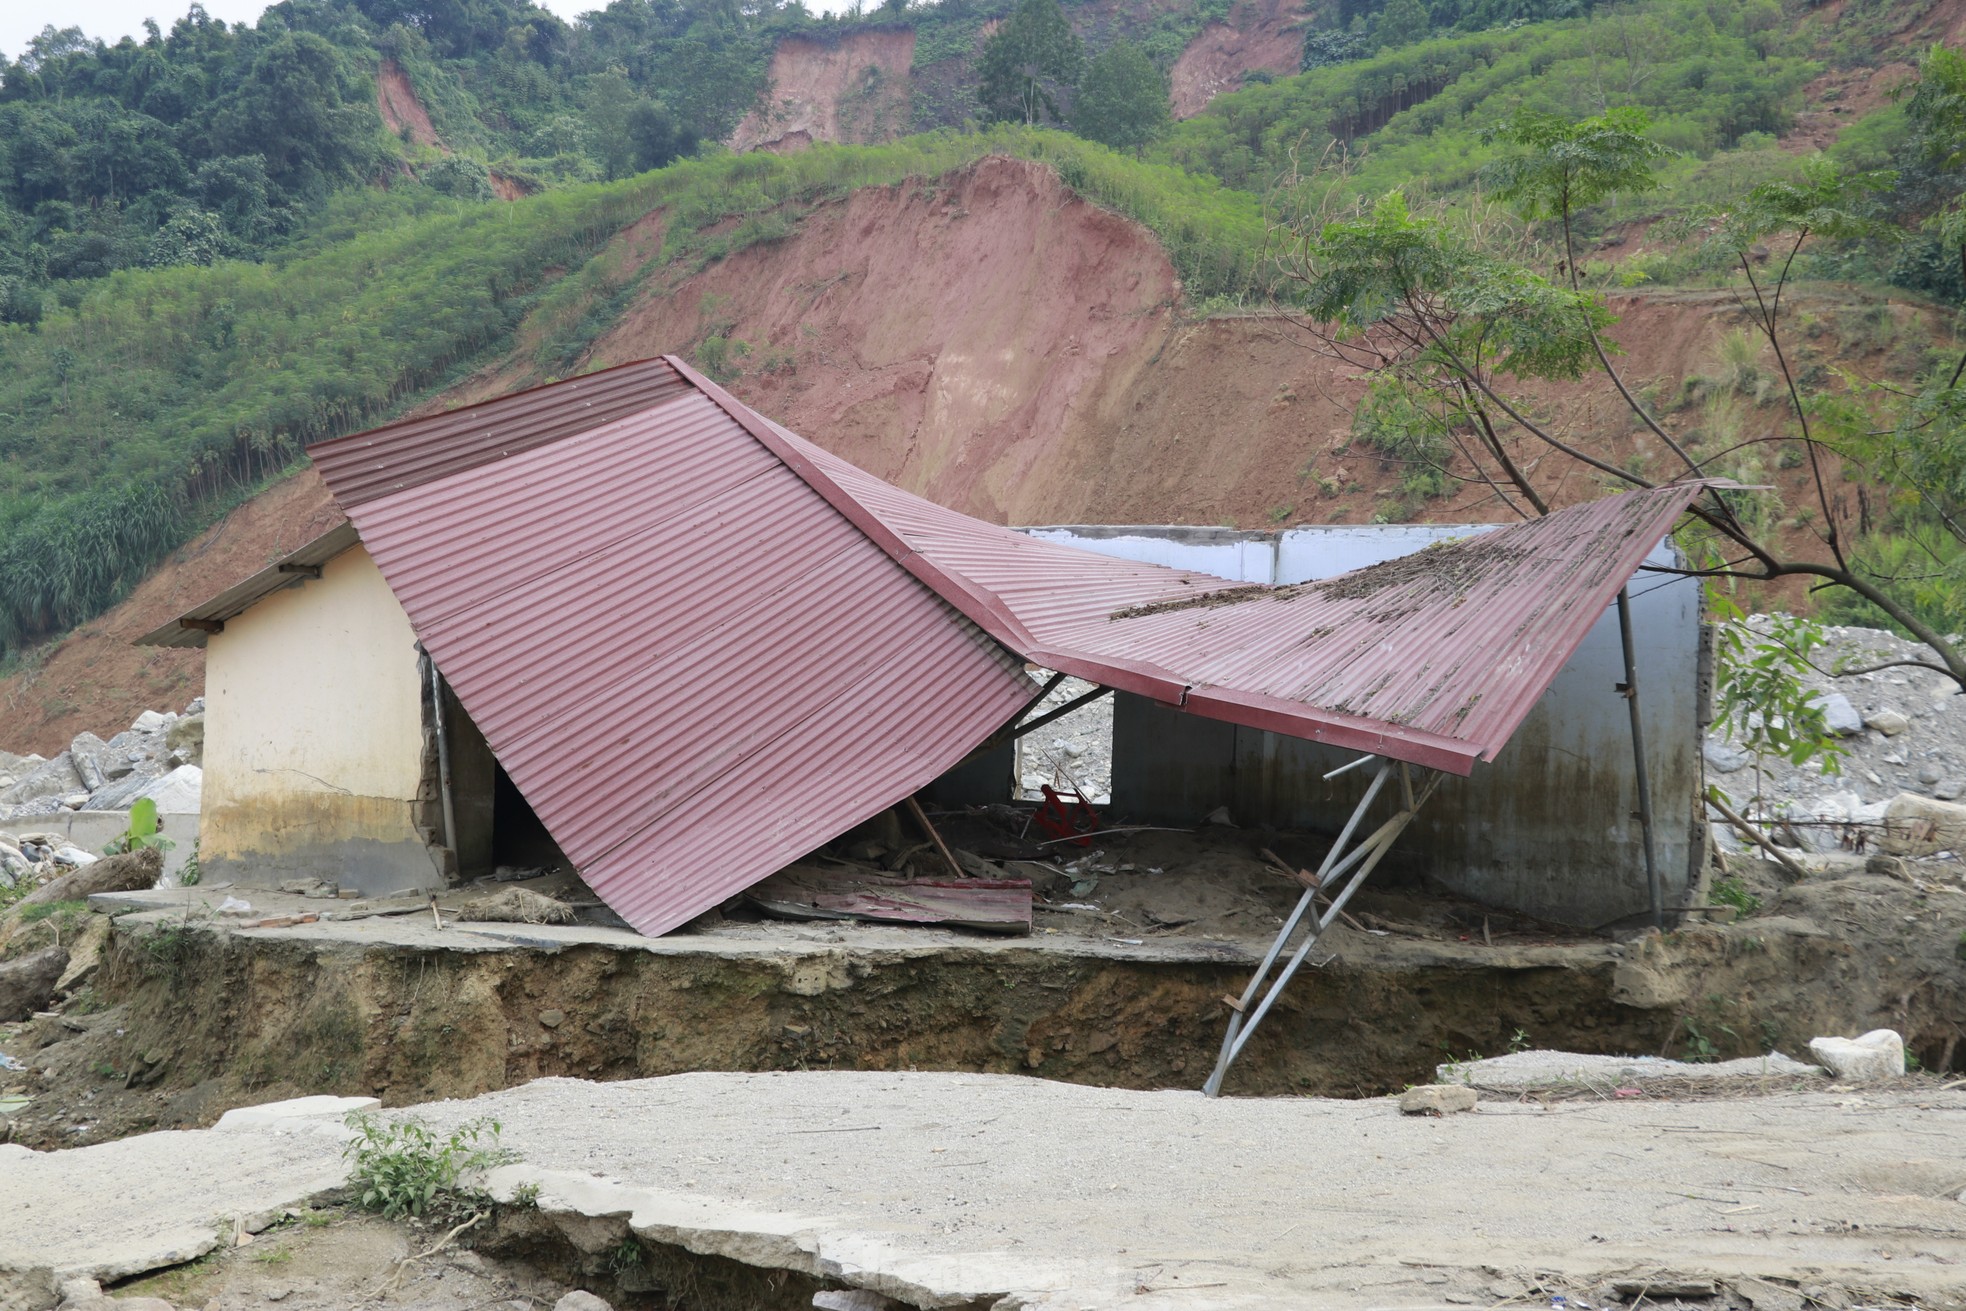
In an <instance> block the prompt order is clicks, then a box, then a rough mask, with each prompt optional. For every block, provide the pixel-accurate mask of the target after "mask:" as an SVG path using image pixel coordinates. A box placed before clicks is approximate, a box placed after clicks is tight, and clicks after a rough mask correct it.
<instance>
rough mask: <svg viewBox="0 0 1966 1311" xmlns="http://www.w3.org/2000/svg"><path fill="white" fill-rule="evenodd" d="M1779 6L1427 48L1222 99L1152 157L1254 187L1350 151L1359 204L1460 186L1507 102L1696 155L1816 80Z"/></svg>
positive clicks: (1757, 3) (1659, 7)
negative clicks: (1602, 116)
mask: <svg viewBox="0 0 1966 1311" xmlns="http://www.w3.org/2000/svg"><path fill="white" fill-rule="evenodd" d="M1790 31H1791V29H1790V28H1789V27H1788V26H1787V24H1785V22H1784V20H1783V17H1782V10H1781V7H1780V6H1779V5H1778V4H1776V3H1775V0H1653V2H1652V3H1647V4H1641V5H1633V6H1625V7H1620V8H1617V9H1606V10H1602V11H1600V12H1598V13H1596V14H1594V15H1592V16H1591V17H1589V18H1576V19H1567V20H1562V21H1552V22H1546V23H1538V24H1533V25H1529V26H1523V27H1513V28H1502V29H1496V30H1492V31H1486V32H1482V33H1478V34H1476V35H1472V36H1453V37H1446V38H1438V39H1430V40H1426V41H1422V42H1419V43H1417V44H1411V45H1406V46H1404V47H1402V48H1400V49H1397V50H1391V51H1386V52H1383V53H1380V54H1378V55H1375V56H1373V57H1371V58H1368V59H1363V60H1357V61H1354V62H1350V63H1344V64H1337V65H1332V66H1327V67H1321V68H1316V69H1313V70H1312V71H1310V72H1308V73H1306V74H1304V75H1303V76H1301V77H1295V78H1289V79H1286V80H1283V81H1279V82H1275V83H1271V84H1268V85H1258V86H1253V87H1248V88H1245V89H1244V90H1242V91H1239V92H1237V93H1235V94H1233V95H1228V96H1223V97H1221V98H1219V99H1217V100H1216V101H1215V102H1214V103H1213V104H1211V105H1210V106H1209V110H1208V112H1207V113H1205V114H1202V115H1199V116H1198V117H1196V118H1193V119H1190V120H1189V121H1188V122H1186V123H1182V124H1180V125H1178V126H1177V127H1176V128H1175V129H1174V130H1173V131H1172V132H1171V133H1170V134H1169V136H1168V138H1167V140H1166V141H1165V143H1164V144H1163V145H1162V146H1161V147H1159V148H1158V149H1157V151H1156V155H1157V157H1159V158H1164V159H1166V160H1168V161H1169V162H1172V163H1177V164H1180V165H1182V166H1183V167H1185V168H1188V169H1190V170H1193V171H1196V172H1205V173H1208V174H1211V175H1213V176H1215V177H1218V178H1221V179H1222V180H1223V181H1224V182H1227V183H1228V184H1229V185H1231V186H1237V187H1248V188H1253V189H1257V190H1261V189H1263V188H1265V187H1267V186H1268V185H1269V184H1270V182H1271V181H1272V180H1273V179H1275V178H1276V177H1278V176H1279V175H1281V174H1283V173H1285V172H1287V171H1288V170H1289V169H1290V167H1291V157H1292V154H1293V152H1295V154H1296V155H1297V156H1298V158H1299V159H1300V160H1303V161H1304V162H1305V163H1306V164H1308V163H1311V162H1315V161H1316V160H1317V159H1318V158H1319V157H1320V156H1321V155H1322V153H1323V151H1324V149H1325V146H1326V143H1327V142H1331V141H1336V142H1338V143H1339V144H1340V145H1341V146H1343V147H1345V148H1346V149H1348V150H1349V152H1350V154H1351V159H1350V161H1349V163H1350V166H1351V174H1352V184H1353V186H1354V188H1355V190H1356V192H1357V193H1358V194H1361V195H1377V194H1379V193H1381V192H1384V191H1387V190H1389V189H1391V188H1393V187H1408V188H1416V189H1418V188H1424V189H1427V190H1430V191H1433V192H1435V193H1440V192H1449V191H1455V190H1459V189H1461V188H1463V187H1466V186H1468V185H1469V184H1471V183H1472V182H1473V181H1474V180H1475V177H1476V175H1477V174H1478V172H1479V170H1480V168H1481V166H1482V165H1483V163H1484V162H1486V161H1487V160H1489V159H1491V158H1493V151H1492V149H1491V148H1490V147H1488V146H1487V145H1485V144H1484V143H1483V141H1482V133H1483V132H1484V130H1486V129H1489V128H1492V127H1494V126H1495V125H1497V124H1498V123H1500V122H1501V121H1502V120H1503V119H1504V118H1505V117H1506V116H1507V115H1508V114H1509V113H1511V112H1513V111H1514V110H1515V109H1516V108H1517V107H1518V106H1526V107H1528V108H1531V109H1536V110H1541V111H1544V112H1547V113H1552V114H1557V115H1560V116H1562V117H1565V118H1582V117H1585V116H1587V115H1590V114H1596V113H1601V112H1603V111H1604V110H1606V109H1609V108H1612V107H1614V106H1620V105H1632V106H1639V107H1643V108H1645V109H1647V110H1648V111H1650V113H1651V115H1652V119H1653V133H1652V135H1653V139H1654V140H1656V141H1658V142H1659V143H1660V144H1662V145H1666V146H1670V147H1672V148H1673V149H1675V150H1679V151H1684V152H1686V153H1687V154H1688V155H1690V156H1692V157H1694V158H1696V159H1697V158H1700V157H1705V156H1709V155H1711V154H1713V153H1714V152H1715V151H1719V150H1725V149H1728V148H1730V147H1733V146H1736V145H1738V144H1740V143H1741V141H1742V140H1743V138H1746V137H1748V136H1749V135H1750V134H1754V133H1759V134H1772V133H1775V132H1779V131H1780V130H1781V129H1782V128H1783V127H1785V126H1786V125H1787V123H1788V121H1789V118H1790V116H1791V114H1792V113H1793V112H1794V111H1795V109H1796V108H1798V107H1799V96H1798V93H1799V91H1800V90H1801V87H1802V85H1803V84H1804V83H1805V82H1807V81H1808V80H1809V78H1810V77H1811V76H1813V75H1814V74H1815V73H1816V72H1817V71H1818V65H1817V64H1815V63H1814V62H1812V61H1811V60H1810V59H1809V58H1807V57H1806V56H1807V52H1806V51H1805V50H1801V49H1791V48H1790V47H1791V46H1794V45H1796V44H1797V42H1796V41H1795V39H1794V38H1793V37H1792V36H1791V35H1790Z"/></svg>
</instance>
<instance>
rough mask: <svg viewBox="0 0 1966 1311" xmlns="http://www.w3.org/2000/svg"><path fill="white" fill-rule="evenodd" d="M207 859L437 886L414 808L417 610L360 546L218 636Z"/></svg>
mask: <svg viewBox="0 0 1966 1311" xmlns="http://www.w3.org/2000/svg"><path fill="white" fill-rule="evenodd" d="M204 768H205V780H204V814H203V819H202V823H201V825H200V843H201V851H200V857H199V858H200V861H201V862H202V864H203V865H204V867H205V869H206V871H207V873H208V875H209V876H210V877H211V878H212V879H214V880H215V881H216V880H220V879H226V878H229V879H232V880H234V881H241V882H251V883H257V884H261V885H264V884H267V883H270V882H277V881H278V880H280V879H284V878H296V877H303V876H313V877H318V878H324V879H328V880H331V881H334V882H338V883H340V884H342V885H343V886H344V887H356V888H360V889H362V890H363V891H365V892H379V891H387V890H394V889H399V888H410V887H426V886H430V887H434V886H440V885H441V882H442V879H441V876H440V875H439V872H438V868H437V865H436V862H435V861H434V860H433V859H432V856H431V854H430V852H429V851H428V850H427V848H426V847H425V845H424V843H423V840H422V838H421V836H420V835H419V834H418V832H417V830H416V828H415V825H414V823H413V822H412V814H413V807H414V802H415V799H416V796H417V789H418V786H419V783H420V781H421V779H422V770H423V697H422V686H421V681H420V677H419V671H418V663H417V654H416V635H415V634H414V633H413V632H412V631H411V628H410V621H409V616H408V615H406V614H405V613H404V612H403V608H402V606H401V605H400V604H398V603H397V601H396V597H395V595H394V594H393V593H392V592H391V591H390V590H389V585H388V584H387V583H386V582H385V581H383V577H382V574H381V572H380V571H379V570H378V569H377V568H376V566H375V562H374V561H373V560H371V559H370V558H369V554H368V552H367V551H365V550H364V549H362V548H361V547H360V546H356V547H353V548H351V549H350V550H348V551H345V552H343V553H342V554H341V555H338V556H336V557H335V558H334V559H333V560H330V561H329V562H328V563H327V565H326V566H325V567H324V568H323V569H322V573H321V577H320V578H319V579H318V580H309V581H303V582H300V583H298V584H296V585H295V586H293V587H290V588H287V589H285V590H282V591H279V592H275V593H273V594H272V595H271V596H269V597H266V598H265V599H264V600H262V601H260V602H259V603H258V604H256V605H254V606H253V607H252V608H251V609H249V610H247V611H246V612H245V613H244V614H241V615H238V616H236V617H234V618H232V619H230V620H227V621H226V625H225V631H223V632H221V633H215V634H213V635H212V637H211V640H210V642H209V643H208V645H207V648H206V656H205V756H204Z"/></svg>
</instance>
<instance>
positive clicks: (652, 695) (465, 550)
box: [314, 365, 1032, 934]
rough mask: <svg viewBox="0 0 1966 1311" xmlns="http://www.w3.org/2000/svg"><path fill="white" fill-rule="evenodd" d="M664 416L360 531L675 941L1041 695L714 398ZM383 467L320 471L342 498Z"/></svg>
mask: <svg viewBox="0 0 1966 1311" xmlns="http://www.w3.org/2000/svg"><path fill="white" fill-rule="evenodd" d="M660 367H661V368H663V369H665V370H666V369H667V366H666V365H661V366H660ZM674 376H675V375H674V373H673V371H671V377H672V378H673V377H674ZM666 394H668V395H670V397H671V398H670V399H667V400H663V401H659V402H658V403H657V404H655V405H654V406H653V407H650V408H646V409H642V410H639V411H636V412H634V413H631V414H629V415H627V416H625V417H618V418H615V419H612V420H611V421H608V422H604V423H602V424H600V425H599V426H596V427H592V428H589V429H587V430H585V431H578V432H574V433H572V434H570V435H565V436H562V437H561V438H559V439H558V440H556V441H553V442H551V443H550V444H547V445H542V446H534V447H532V448H531V449H526V450H522V451H519V452H517V453H511V454H504V455H502V456H501V458H499V459H497V461H496V462H495V463H485V462H482V461H481V462H480V463H479V464H478V465H476V466H475V467H470V468H465V469H462V470H450V471H447V472H443V473H439V474H437V475H436V476H433V477H429V478H423V479H418V480H416V481H415V483H414V485H411V486H409V487H407V488H405V489H403V490H400V491H395V492H389V493H386V494H383V495H380V496H370V495H364V496H362V497H361V498H359V499H357V500H356V501H355V503H353V504H344V508H345V509H347V510H348V511H349V513H350V517H351V518H352V519H353V520H354V521H355V524H356V526H357V528H359V529H360V531H361V534H362V540H363V542H364V543H365V544H366V546H367V547H368V549H369V552H370V554H371V555H373V556H374V557H375V560H376V563H377V565H378V566H379V567H380V568H381V570H382V572H383V576H384V577H385V578H387V579H388V580H389V584H390V586H391V587H392V588H393V589H394V590H395V592H396V595H397V597H398V599H400V600H401V601H402V603H403V608H404V609H405V610H406V611H408V612H409V615H410V618H411V621H412V623H413V624H414V625H415V627H416V631H417V635H418V637H419V638H421V640H422V641H423V643H424V646H425V647H426V648H427V649H428V650H429V652H430V654H431V658H432V659H433V660H435V661H436V663H437V666H438V668H440V669H441V670H443V672H444V676H445V678H447V679H448V680H449V681H450V683H451V685H452V686H453V687H454V688H455V689H456V691H457V694H458V697H459V699H460V700H461V701H462V702H463V703H464V706H465V709H466V710H468V711H469V712H470V714H471V717H472V719H473V720H474V721H475V722H476V723H477V725H478V726H479V728H480V729H481V730H482V731H483V732H484V734H485V738H486V740H487V742H489V743H490V745H491V748H492V750H493V752H494V753H496V755H497V756H498V758H499V761H500V763H501V764H503V765H504V766H505V769H506V772H507V773H508V774H510V775H511V777H512V781H513V782H514V783H515V784H516V785H517V786H518V788H519V790H520V792H522V793H523V794H524V795H525V797H526V799H527V801H528V802H529V803H530V804H531V805H532V807H533V809H534V811H535V812H536V813H537V814H538V816H539V818H540V820H541V821H542V822H543V823H544V824H545V825H546V828H547V830H548V831H549V832H550V833H551V834H552V835H553V837H554V839H555V840H556V841H557V842H558V843H559V844H560V847H561V849H562V850H563V851H565V852H566V854H567V856H568V858H569V859H571V860H572V861H573V862H574V863H575V865H576V866H577V867H578V868H579V870H580V872H581V874H582V876H583V877H584V878H585V879H586V880H587V882H588V884H589V885H590V886H591V887H593V889H594V890H595V891H596V892H597V893H599V894H600V895H601V896H602V897H604V898H605V899H606V900H607V902H608V904H609V905H610V906H612V907H613V908H614V909H615V910H616V911H617V912H619V913H620V914H621V915H622V917H623V918H625V919H627V920H628V922H629V923H631V924H633V925H634V926H635V927H636V928H638V929H640V930H642V931H643V932H645V933H651V934H654V933H663V932H666V931H668V930H669V929H671V928H674V927H675V926H677V925H678V924H681V923H683V922H684V921H686V920H688V919H690V918H691V917H692V916H695V915H697V914H699V913H701V912H702V911H703V910H705V909H707V908H708V907H711V906H714V905H716V904H717V903H718V902H719V901H721V900H723V899H724V898H725V897H728V896H730V895H731V894H733V893H735V892H737V891H740V890H741V889H743V888H745V887H748V886H749V885H751V884H752V883H755V882H756V881H757V880H758V879H760V878H762V877H764V876H765V875H767V874H770V873H771V872H773V871H774V870H776V869H778V868H780V867H781V866H783V865H785V864H787V863H789V862H791V861H793V860H795V859H797V858H798V857H799V856H801V855H804V854H805V853H807V852H809V851H811V850H812V849H813V848H814V847H817V846H819V845H820V844H821V843H823V842H825V841H826V840H828V839H829V838H832V837H835V836H837V835H838V834H839V833H840V832H842V831H843V830H845V829H846V828H849V827H851V826H852V825H854V824H856V823H859V822H860V821H862V820H864V819H867V818H869V817H871V816H873V815H875V814H877V813H879V812H880V811H881V810H884V809H886V808H887V807H888V806H891V805H894V804H895V803H896V802H898V801H900V800H901V799H902V798H903V797H905V796H908V795H910V794H912V793H913V792H915V791H916V790H917V789H919V788H920V787H921V786H922V785H923V784H925V783H926V782H928V781H929V780H930V779H933V778H934V777H936V776H937V775H938V774H941V773H942V772H944V771H945V770H947V769H948V768H950V767H951V766H953V765H954V764H956V763H957V762H958V761H960V760H961V759H962V758H963V756H964V755H966V754H967V753H968V752H969V751H970V750H972V749H973V748H974V747H975V745H976V744H977V742H979V741H981V740H982V739H983V738H985V737H987V736H988V735H989V734H990V733H992V732H993V731H995V730H996V729H997V728H999V727H1000V726H1001V725H1002V724H1003V723H1004V721H1005V720H1007V719H1008V718H1010V717H1011V716H1012V715H1014V714H1016V713H1017V711H1018V710H1019V709H1020V708H1021V707H1022V706H1023V705H1024V704H1025V702H1026V701H1027V700H1028V698H1029V697H1030V695H1031V692H1032V687H1031V683H1030V680H1029V679H1028V678H1026V677H1025V675H1024V674H1023V672H1022V669H1021V668H1020V666H1019V664H1018V662H1016V661H1015V660H1014V659H1012V658H1011V657H1010V656H1009V655H1008V654H1007V653H1006V652H1004V651H1003V649H1002V648H1001V647H999V646H998V645H997V644H996V643H995V642H993V641H992V640H990V639H989V638H988V637H987V636H985V635H984V634H983V633H982V632H980V631H979V630H978V629H977V628H976V626H975V625H973V624H971V623H970V622H969V621H968V620H966V619H965V618H963V616H962V615H960V614H959V613H957V612H956V611H955V610H953V609H952V608H951V607H950V606H949V605H948V604H947V603H946V602H944V601H943V600H942V599H941V598H939V597H938V596H936V595H935V593H934V592H933V591H931V590H930V589H929V588H927V587H926V586H924V585H923V584H922V583H921V582H919V581H918V580H916V579H915V578H913V577H911V576H910V575H909V574H908V572H907V571H906V570H905V569H903V568H901V567H900V566H899V565H898V564H897V563H896V562H895V561H894V560H893V559H892V558H891V557H889V556H888V555H887V554H886V553H884V552H883V551H882V550H881V549H880V548H879V547H878V546H876V545H875V544H874V543H873V542H871V541H869V540H868V538H867V537H866V536H865V534H863V533H861V532H860V531H859V530H858V529H857V528H855V527H854V526H853V524H852V523H850V522H849V521H848V520H846V519H844V518H842V517H841V516H840V515H839V514H837V513H835V512H834V511H833V510H832V508H831V507H830V506H828V505H827V504H826V502H825V501H824V500H822V499H821V498H819V497H818V496H816V495H814V494H813V492H812V490H811V488H809V487H808V486H807V485H806V484H805V483H804V482H802V481H801V480H800V479H799V478H798V476H797V475H796V474H794V473H793V472H792V471H791V470H790V469H788V468H787V467H786V466H785V465H784V464H783V463H781V462H780V461H779V460H778V459H777V458H775V457H774V456H773V455H772V453H771V452H770V451H768V450H766V449H765V448H764V447H762V446H760V445H759V444H758V443H757V442H755V441H753V440H752V439H751V438H750V437H749V436H747V435H746V433H745V431H744V430H743V429H742V428H741V427H739V426H738V425H737V424H735V423H733V422H732V421H731V419H730V418H729V416H728V415H726V414H725V413H724V412H723V411H722V410H721V409H719V408H718V407H717V406H716V404H715V403H713V402H712V401H711V400H710V399H709V398H708V397H706V396H704V395H703V394H701V393H700V392H697V391H695V390H694V389H692V388H689V387H688V386H686V385H678V386H675V387H674V388H671V389H668V391H667V393H666ZM532 395H533V396H537V395H538V393H533V394H532ZM478 413H479V420H478V422H479V423H480V424H481V425H483V426H484V430H485V431H487V432H490V433H493V434H496V433H498V432H499V424H498V416H497V413H496V407H495V406H484V407H479V410H478ZM445 417H447V416H445ZM429 422H431V423H432V425H433V428H435V425H436V422H437V421H429ZM426 431H428V430H422V431H420V430H419V428H418V426H417V425H416V424H407V425H401V426H399V428H398V429H397V434H398V435H397V438H396V440H397V441H399V442H401V443H404V444H405V445H408V446H411V447H413V446H414V445H415V444H416V443H418V442H419V441H421V440H423V439H424V437H425V432H426ZM436 433H437V436H438V437H439V438H443V437H447V436H448V435H449V433H448V432H447V431H446V430H445V429H442V428H436ZM503 446H504V444H503V443H496V444H488V445H487V447H486V449H503ZM374 454H375V452H373V451H371V449H370V448H368V447H364V446H361V445H359V444H355V443H345V442H337V443H329V444H325V445H324V446H323V447H317V448H316V449H315V452H314V455H315V459H316V462H317V464H318V465H319V466H320V468H321V472H322V474H323V476H324V477H325V478H326V479H327V481H328V484H329V486H330V487H331V488H333V489H334V490H335V491H336V494H337V495H339V494H340V492H341V488H342V485H343V482H344V480H345V479H348V478H353V479H354V480H355V481H356V483H357V485H358V486H362V487H364V488H366V487H368V486H369V485H370V484H369V482H368V481H367V478H368V470H369V467H370V466H371V461H372V459H373V456H374ZM382 454H384V455H385V456H391V455H394V456H399V457H400V459H401V460H403V461H406V462H407V464H408V465H409V466H410V467H415V466H416V463H417V455H416V452H415V451H414V450H406V451H403V452H400V453H389V452H383V453H382Z"/></svg>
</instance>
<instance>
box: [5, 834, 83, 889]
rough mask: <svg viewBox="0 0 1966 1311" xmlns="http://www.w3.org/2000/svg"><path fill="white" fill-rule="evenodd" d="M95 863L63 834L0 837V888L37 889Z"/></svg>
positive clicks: (6, 835) (8, 835)
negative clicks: (24, 885) (24, 884)
mask: <svg viewBox="0 0 1966 1311" xmlns="http://www.w3.org/2000/svg"><path fill="white" fill-rule="evenodd" d="M95 862H96V857H95V855H94V853H92V852H88V851H84V850H82V848H80V847H78V846H76V845H75V844H74V843H73V842H70V841H69V840H68V836H67V835H66V834H64V833H34V832H28V833H19V834H15V833H0V888H12V887H16V886H18V885H20V884H21V883H23V882H25V883H26V884H27V885H28V886H29V887H38V886H40V885H41V884H43V883H46V882H47V881H48V880H49V879H52V878H58V877H60V876H61V875H63V874H66V873H67V872H68V871H69V870H72V869H80V868H82V867H83V866H84V865H93V864H95Z"/></svg>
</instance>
